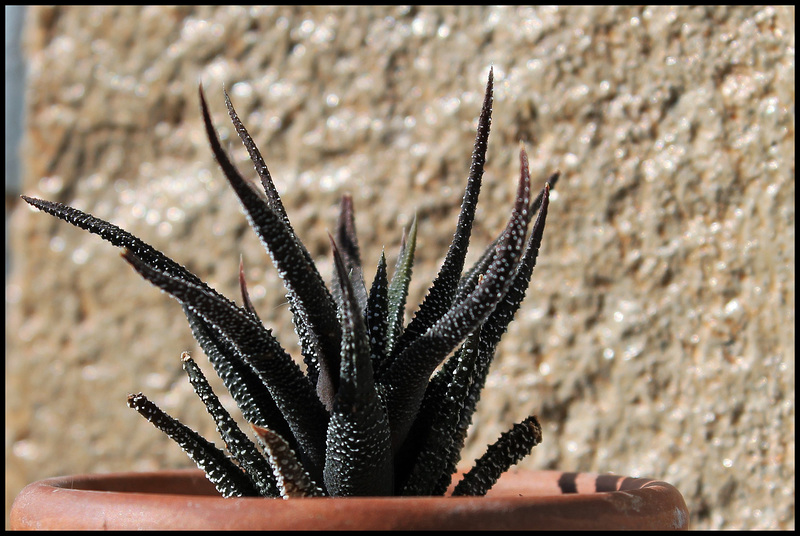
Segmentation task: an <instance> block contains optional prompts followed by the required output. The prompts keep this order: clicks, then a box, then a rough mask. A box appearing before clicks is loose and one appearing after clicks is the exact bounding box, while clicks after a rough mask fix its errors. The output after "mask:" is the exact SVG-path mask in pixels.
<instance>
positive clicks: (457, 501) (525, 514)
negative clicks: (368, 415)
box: [11, 470, 689, 530]
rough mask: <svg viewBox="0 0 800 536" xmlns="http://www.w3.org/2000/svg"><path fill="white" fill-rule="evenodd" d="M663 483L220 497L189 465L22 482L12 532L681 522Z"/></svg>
mask: <svg viewBox="0 0 800 536" xmlns="http://www.w3.org/2000/svg"><path fill="white" fill-rule="evenodd" d="M688 523H689V513H688V510H687V508H686V503H685V502H684V500H683V497H682V496H681V494H680V493H679V492H678V490H677V489H675V488H674V487H673V486H671V485H669V484H667V483H665V482H660V481H657V480H651V479H646V478H628V477H622V476H615V475H595V474H589V473H564V472H559V471H511V472H509V473H506V474H505V475H504V476H503V477H502V478H501V479H500V481H499V482H497V484H495V487H494V488H493V489H492V490H491V491H490V492H489V494H488V495H486V497H402V498H400V497H381V498H378V497H375V498H372V497H366V498H340V499H331V498H308V499H291V500H282V499H261V498H246V499H223V498H222V497H220V496H219V495H218V494H217V492H216V491H215V490H214V488H213V486H212V485H211V484H210V483H209V482H208V480H206V478H205V476H204V475H203V473H202V472H200V471H198V470H182V471H162V472H155V473H116V474H105V475H87V476H71V477H59V478H50V479H47V480H42V481H40V482H36V483H34V484H31V485H29V486H27V487H26V488H25V489H24V490H22V492H21V493H20V494H19V496H17V498H16V500H15V501H14V505H13V506H12V508H11V528H12V529H236V530H257V529H274V530H287V529H309V530H313V529H345V530H357V529H369V530H389V529H404V530H421V529H426V530H436V529H459V530H468V529H481V530H491V529H527V530H530V529H548V530H550V529H604V530H609V529H611V530H613V529H638V530H641V529H686V528H688Z"/></svg>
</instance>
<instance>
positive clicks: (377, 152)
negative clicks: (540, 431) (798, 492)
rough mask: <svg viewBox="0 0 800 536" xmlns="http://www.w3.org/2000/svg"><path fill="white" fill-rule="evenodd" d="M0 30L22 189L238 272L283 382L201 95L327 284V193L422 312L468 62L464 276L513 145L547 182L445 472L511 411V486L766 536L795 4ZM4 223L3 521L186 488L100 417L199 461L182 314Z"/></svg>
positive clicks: (37, 216)
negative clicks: (569, 486) (53, 503)
mask: <svg viewBox="0 0 800 536" xmlns="http://www.w3.org/2000/svg"><path fill="white" fill-rule="evenodd" d="M26 25H27V26H26V47H27V51H28V54H29V61H30V65H29V76H30V78H29V87H28V95H27V99H28V104H27V106H28V110H27V116H28V124H27V130H26V132H25V136H26V138H25V142H24V165H25V175H24V177H25V179H24V185H23V191H24V192H25V193H26V194H28V195H33V196H39V197H45V198H48V199H53V200H58V201H63V202H67V203H70V204H72V205H74V206H76V207H79V208H81V209H84V210H87V211H89V212H91V213H94V214H96V215H98V216H100V217H102V218H106V219H109V220H110V221H112V222H115V223H117V224H119V225H121V226H122V227H124V228H126V229H128V230H129V231H131V232H133V233H134V234H136V235H138V236H140V237H141V238H142V239H144V240H145V241H146V242H148V243H151V244H153V245H154V246H156V247H157V248H159V249H161V250H162V251H164V252H166V253H167V254H168V255H170V256H171V257H172V258H174V259H176V260H178V261H179V262H181V263H183V264H185V265H187V266H188V268H189V269H190V270H192V271H193V272H195V273H197V274H199V275H200V276H201V277H202V278H203V279H205V280H206V281H208V282H209V283H210V284H211V285H212V286H213V287H215V288H217V289H218V290H220V291H221V292H223V293H225V294H226V295H228V296H230V297H236V296H238V290H237V271H238V264H239V262H238V261H239V256H240V255H241V256H242V257H243V260H244V265H245V268H246V270H247V277H248V280H249V281H250V285H251V291H252V293H253V298H254V301H255V303H256V306H257V308H258V309H259V312H260V314H261V316H262V318H263V319H264V321H265V323H267V324H268V325H269V326H271V327H273V328H274V329H275V331H276V334H277V335H278V338H279V339H280V340H282V341H283V342H284V345H285V346H286V347H287V348H288V349H289V350H290V351H292V352H294V353H295V354H297V347H296V337H295V336H294V334H293V330H292V326H291V320H290V315H289V312H288V309H287V307H286V306H285V303H284V299H283V291H282V287H281V285H280V281H279V279H278V277H277V274H276V273H275V270H274V268H273V267H272V266H271V264H270V262H269V260H268V258H267V256H266V254H265V253H264V251H263V248H262V247H261V245H260V244H259V243H258V241H257V239H256V238H255V236H254V234H253V233H252V232H251V231H250V230H249V228H248V226H247V223H246V220H245V218H244V216H243V215H242V213H241V211H240V209H239V205H238V202H237V200H236V199H235V196H234V194H233V193H232V192H231V191H230V190H229V188H228V187H227V186H226V184H225V183H224V181H223V177H222V175H221V173H220V172H219V170H218V168H217V166H216V164H215V163H214V161H213V159H212V156H211V154H210V151H209V149H208V146H207V142H206V140H205V139H204V134H203V131H202V128H201V120H200V114H199V111H198V101H197V86H198V83H199V82H202V83H203V85H204V87H205V89H206V92H207V95H208V97H209V101H210V105H211V107H212V112H213V114H214V121H215V123H216V125H217V127H218V129H219V131H220V132H221V133H222V135H223V136H226V139H227V140H228V141H229V143H230V147H231V149H232V151H233V154H234V156H235V157H236V159H237V161H238V162H239V163H240V167H241V169H242V170H243V171H247V172H251V170H252V167H251V166H250V165H249V163H248V162H247V161H246V153H245V151H244V149H242V148H241V146H240V144H239V143H238V140H235V139H233V138H235V133H234V131H233V129H232V128H231V126H230V123H229V122H228V120H227V116H226V114H225V109H224V102H223V98H222V87H223V85H224V87H225V88H226V89H227V90H228V92H229V93H230V94H231V98H232V99H233V101H234V103H235V105H236V106H237V109H238V111H239V114H240V116H241V117H242V119H243V120H244V122H245V124H246V125H247V126H248V128H249V129H250V131H251V133H253V135H254V138H255V140H256V142H257V143H258V144H259V145H260V147H261V149H262V152H263V153H264V155H265V158H266V159H267V162H268V164H269V166H270V170H271V171H272V174H273V176H274V178H275V180H276V184H277V186H278V189H279V190H280V192H281V194H282V195H283V198H284V203H285V204H286V206H287V210H288V212H289V215H290V217H291V218H292V221H293V224H294V226H295V228H296V229H297V231H298V233H299V234H300V236H301V238H302V239H303V240H304V241H305V242H306V244H307V245H308V247H309V250H310V251H311V253H312V255H314V256H315V257H316V258H318V259H319V264H320V266H321V270H322V272H323V274H325V275H326V276H327V275H328V274H330V266H331V265H330V261H329V246H328V243H327V233H326V230H327V229H331V228H332V227H333V224H334V222H335V218H336V213H337V208H336V203H337V202H338V198H339V196H340V195H341V194H342V193H344V192H346V191H348V192H352V193H353V194H354V201H355V207H356V211H357V221H356V224H357V227H358V229H359V232H360V239H361V242H362V244H361V246H362V255H363V257H364V259H365V262H368V264H369V263H373V262H377V259H378V256H379V255H380V251H381V248H382V247H383V246H384V245H385V246H386V248H387V249H386V251H387V254H390V256H392V255H393V254H394V252H396V247H397V243H398V241H399V236H400V232H401V231H400V230H401V228H402V226H403V225H405V224H407V223H408V222H409V221H410V219H411V218H412V217H413V215H414V213H415V212H416V214H417V216H418V218H419V219H420V231H419V242H418V259H417V264H416V268H415V273H414V283H413V285H412V293H413V295H414V296H416V297H421V292H422V290H423V287H424V286H425V284H426V283H428V282H430V281H431V279H432V278H433V276H434V274H435V272H436V270H437V269H438V263H439V262H440V260H441V258H442V257H443V255H444V253H445V251H446V244H447V242H448V241H449V239H450V237H451V236H452V232H453V229H454V225H455V219H456V216H457V213H458V206H459V203H460V199H461V192H462V189H463V186H464V184H465V179H466V174H467V170H468V167H469V156H470V153H471V150H472V142H473V139H474V126H475V122H476V118H477V115H478V111H479V108H480V100H481V97H482V92H483V87H484V84H485V80H486V76H487V73H488V70H489V67H490V66H494V71H495V77H496V93H495V107H494V108H495V111H494V119H493V129H492V135H491V138H490V144H489V154H488V157H489V158H488V164H487V173H486V176H485V179H484V190H483V192H482V195H481V202H480V204H479V211H478V216H477V220H478V222H479V223H478V225H477V227H476V231H475V233H474V235H473V244H475V245H476V249H480V248H482V247H483V246H484V245H485V244H486V243H487V242H488V241H489V240H490V239H491V237H492V235H493V234H494V233H496V232H497V231H498V230H499V229H500V228H501V226H502V222H503V220H504V218H505V215H506V212H507V211H508V209H509V207H510V203H511V198H512V196H513V184H514V180H515V178H516V176H517V174H518V170H517V169H516V166H517V159H516V154H517V152H518V148H519V142H520V140H521V141H523V142H524V143H525V144H526V146H527V148H528V150H529V153H530V156H531V167H532V173H533V176H534V177H535V178H536V180H537V181H542V180H544V178H545V177H546V175H547V174H548V173H549V172H550V171H552V170H553V169H556V168H557V169H560V170H561V171H562V172H563V179H562V182H561V183H560V184H559V185H558V188H557V192H558V194H557V198H556V199H555V200H554V201H553V203H552V205H551V209H550V215H549V218H548V227H547V231H546V233H545V240H544V246H543V249H542V251H541V253H540V255H539V262H538V266H537V268H536V270H535V271H534V274H533V282H532V285H531V290H530V291H529V294H528V297H527V298H526V301H525V303H524V304H523V309H522V310H521V311H520V314H519V315H518V318H517V321H516V322H515V323H514V324H513V325H512V329H510V332H509V333H508V334H507V336H506V340H505V341H504V343H503V344H502V346H501V349H500V350H501V351H500V354H499V355H498V357H497V359H496V362H495V364H494V366H493V372H492V375H491V378H490V381H489V384H488V385H487V388H486V390H485V393H484V396H483V398H482V401H481V406H480V408H481V409H480V411H479V415H478V416H477V418H476V419H475V422H474V426H473V429H472V431H471V436H470V439H469V444H468V451H467V452H466V454H465V460H471V459H472V458H475V457H477V456H479V455H480V454H481V453H482V449H483V446H484V445H485V444H487V443H490V442H492V441H494V440H495V439H496V437H497V435H499V433H500V432H502V431H504V430H505V429H506V428H508V427H509V426H510V424H511V423H512V422H515V421H518V420H520V419H522V418H524V417H525V416H527V415H528V414H531V413H534V414H537V415H538V416H539V417H540V420H541V421H542V423H543V426H544V433H545V439H544V442H543V444H542V445H540V446H539V447H537V448H536V449H534V453H533V455H532V456H531V457H530V458H528V459H526V460H524V461H523V465H525V466H528V467H536V468H542V469H546V468H560V469H565V470H585V471H596V472H606V471H611V472H615V473H621V474H628V475H632V476H654V477H659V478H662V479H664V480H667V481H669V482H670V483H672V484H674V485H675V486H677V488H678V489H679V490H680V491H681V492H682V493H683V495H684V497H685V498H686V501H687V504H688V506H689V509H690V511H691V515H692V519H691V523H692V526H693V527H694V528H728V529H733V528H748V529H755V528H794V523H795V520H794V497H795V485H794V477H795V466H794V456H795V452H794V451H795V405H794V393H795V362H794V353H795V342H794V336H795V332H794V322H795V318H794V317H795V289H794V274H795V241H794V239H795V231H794V224H795V221H794V220H795V201H794V196H795V183H794V175H795V159H794V149H795V147H794V141H795V130H794V129H795V123H794V119H795V115H794V114H795V104H794V100H795V94H794V91H795V89H794V88H795V85H794V84H795V81H794V80H795V69H794V8H745V7H736V8H725V7H719V8H716V7H715V8H669V7H653V8H634V7H621V8H599V7H588V8H587V7H584V8H579V7H569V8H544V7H542V8H533V7H529V8H523V7H519V8H517V7H508V8H481V7H460V8H456V7H430V8H405V7H384V8H374V7H359V8H333V7H314V8H302V7H287V8H277V7H264V8H260V7H218V8H210V7H204V8H198V7H144V8H141V7H106V8H103V7H34V8H30V9H29V11H28V18H27V22H26ZM13 212H14V213H13V214H12V218H11V220H10V225H11V226H12V228H11V239H12V241H13V243H12V246H13V252H14V257H13V261H14V264H13V272H12V275H11V278H10V280H9V281H8V283H7V288H6V312H7V321H6V353H7V356H6V498H7V499H6V518H7V514H8V507H9V505H10V501H11V500H12V499H13V497H14V496H15V495H16V493H17V492H18V491H19V490H20V489H21V487H22V486H24V485H25V484H27V483H29V482H31V481H34V480H37V479H40V478H44V477H48V476H53V475H57V474H69V473H83V472H100V471H120V470H131V469H134V470H152V469H158V468H165V467H178V466H187V465H190V462H189V461H188V460H187V459H186V458H185V457H184V455H183V453H182V452H181V451H180V449H179V448H178V447H177V446H175V445H173V444H171V443H170V442H169V441H168V440H167V439H165V438H163V437H162V435H161V434H160V433H159V432H158V431H157V430H155V429H154V428H152V426H151V425H150V424H148V423H147V422H145V421H144V420H143V419H142V418H141V417H139V416H138V415H137V414H136V413H135V412H133V411H131V410H129V409H128V408H127V407H126V405H125V396H126V395H127V394H128V393H129V392H138V391H144V392H145V393H146V394H147V395H148V396H149V397H150V398H152V399H153V400H154V401H156V402H158V403H159V404H160V405H161V406H162V407H163V408H164V409H166V410H167V411H169V412H171V413H172V414H173V415H175V416H176V417H178V418H180V419H181V420H183V421H184V422H186V423H187V424H189V425H191V426H193V427H195V428H196V429H198V430H200V431H201V432H203V433H204V434H205V435H206V437H208V438H210V439H214V440H217V439H216V437H217V436H216V434H215V432H214V430H213V424H212V423H211V420H210V418H209V417H208V416H207V415H206V414H205V410H204V408H203V407H202V404H201V403H200V402H199V401H198V400H197V399H196V398H195V396H194V394H193V393H192V391H191V388H190V386H189V384H188V382H187V381H186V379H185V377H184V375H183V373H182V371H181V368H180V364H179V356H180V353H181V351H184V350H190V351H192V352H193V353H195V354H197V355H198V356H200V354H201V352H200V350H199V349H198V348H197V347H196V344H195V343H194V341H193V339H192V338H191V334H190V332H189V329H188V326H187V325H186V322H185V319H184V317H183V315H182V313H181V310H180V307H179V306H178V305H177V304H176V303H175V302H174V301H172V300H171V299H170V298H169V297H168V296H166V295H164V294H162V293H160V292H158V291H157V290H155V289H154V288H153V287H151V286H150V285H149V284H148V283H146V282H144V281H142V280H141V279H140V278H139V277H138V275H136V274H135V273H134V272H133V270H131V269H130V268H129V267H128V266H127V265H126V264H125V263H124V261H123V260H122V259H120V258H119V254H118V252H117V251H116V250H115V249H114V248H113V247H111V246H110V245H108V244H106V243H105V242H103V241H101V240H100V239H99V238H97V237H94V236H91V235H89V234H87V233H84V232H82V231H80V230H77V229H73V228H71V227H70V226H69V225H67V224H64V223H61V222H57V221H56V220H55V219H53V218H51V217H49V216H47V215H44V214H41V213H36V212H34V211H31V210H28V209H27V208H26V207H25V206H22V205H18V206H16V207H15V208H14V209H13ZM366 271H367V274H366V276H367V278H368V280H371V278H372V275H373V273H374V268H369V267H367V269H366ZM199 362H200V363H201V366H204V365H207V362H204V359H202V358H201V359H199ZM206 368H207V367H206ZM207 370H208V368H207ZM220 391H221V389H218V392H220ZM227 400H228V402H230V399H227Z"/></svg>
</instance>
